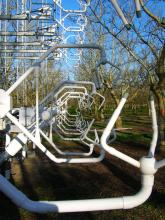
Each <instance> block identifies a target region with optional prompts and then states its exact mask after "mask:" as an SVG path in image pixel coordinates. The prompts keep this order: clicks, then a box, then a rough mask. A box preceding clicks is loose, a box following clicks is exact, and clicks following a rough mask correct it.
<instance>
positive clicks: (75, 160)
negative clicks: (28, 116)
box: [6, 112, 105, 163]
mask: <svg viewBox="0 0 165 220" xmlns="http://www.w3.org/2000/svg"><path fill="white" fill-rule="evenodd" d="M6 116H7V118H9V119H10V120H11V121H12V122H13V123H14V124H15V125H16V126H17V127H18V128H19V129H20V130H21V131H22V132H23V134H24V135H25V136H26V137H27V138H29V139H30V140H31V141H32V142H33V143H34V144H35V145H36V147H38V148H39V149H40V150H41V151H42V152H43V153H44V154H45V155H46V156H47V157H48V158H49V159H50V160H52V161H53V162H55V163H97V162H100V161H101V160H103V158H104V155H105V151H104V150H103V149H101V150H100V155H99V156H98V157H94V158H57V157H56V156H55V155H53V154H52V153H51V152H50V151H49V150H48V149H47V148H45V146H44V145H43V144H42V143H41V142H39V141H38V140H37V139H36V138H35V137H34V136H33V135H32V134H31V133H30V132H29V131H28V130H27V129H26V128H25V127H24V126H23V125H21V124H20V123H19V121H18V120H17V119H16V118H15V117H14V116H13V115H11V114H10V113H9V112H8V113H7V114H6Z"/></svg>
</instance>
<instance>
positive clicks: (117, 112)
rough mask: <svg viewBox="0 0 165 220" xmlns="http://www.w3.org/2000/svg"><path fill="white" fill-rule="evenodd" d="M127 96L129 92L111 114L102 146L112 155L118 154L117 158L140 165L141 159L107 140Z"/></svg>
mask: <svg viewBox="0 0 165 220" xmlns="http://www.w3.org/2000/svg"><path fill="white" fill-rule="evenodd" d="M127 97H128V94H127V93H126V94H125V95H124V96H123V97H122V99H121V100H120V103H119V105H118V106H117V108H116V110H115V111H114V113H113V115H112V116H111V118H110V120H109V122H108V124H107V126H106V128H105V129H104V131H103V134H102V136H101V146H102V147H103V149H104V150H105V151H107V152H108V153H110V154H111V155H114V156H116V157H117V158H120V159H121V160H124V161H125V162H127V163H130V164H132V165H133V166H135V167H138V168H139V167H140V163H139V161H137V160H135V159H133V158H131V157H129V156H127V155H125V154H123V153H121V152H120V151H118V150H116V149H115V148H113V147H111V146H109V145H108V144H107V141H108V137H109V134H110V133H111V132H112V129H113V127H114V125H115V123H116V121H117V119H118V117H119V115H120V112H121V110H122V108H123V107H124V104H125V102H126V100H127Z"/></svg>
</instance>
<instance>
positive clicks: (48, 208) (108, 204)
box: [0, 175, 154, 213]
mask: <svg viewBox="0 0 165 220" xmlns="http://www.w3.org/2000/svg"><path fill="white" fill-rule="evenodd" d="M153 183H154V176H153V175H142V187H141V190H140V191H139V192H138V193H137V194H135V195H133V196H124V197H118V198H105V199H84V200H69V201H32V200H30V199H29V198H27V197H26V195H25V194H23V193H22V192H21V191H19V190H18V189H17V188H16V187H15V186H13V185H12V184H11V183H10V182H9V181H8V180H6V179H5V178H4V177H3V176H2V175H0V190H1V191H2V192H3V193H4V194H5V195H6V196H7V197H8V198H9V199H11V200H12V202H14V203H15V204H16V205H17V206H19V207H21V208H24V209H26V210H28V211H30V212H36V213H48V212H59V213H64V212H87V211H99V210H113V209H130V208H134V207H137V206H139V205H141V204H142V203H144V202H145V201H146V200H147V199H148V197H149V196H150V194H151V192H152V187H153Z"/></svg>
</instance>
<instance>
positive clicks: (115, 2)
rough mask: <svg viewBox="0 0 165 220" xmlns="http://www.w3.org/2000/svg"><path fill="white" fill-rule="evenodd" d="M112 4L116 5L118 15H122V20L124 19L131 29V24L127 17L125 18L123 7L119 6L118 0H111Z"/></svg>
mask: <svg viewBox="0 0 165 220" xmlns="http://www.w3.org/2000/svg"><path fill="white" fill-rule="evenodd" d="M111 3H112V5H113V6H114V8H115V10H116V12H117V13H118V15H119V16H120V18H121V20H122V21H123V23H124V25H125V27H126V28H127V29H128V30H129V29H130V24H129V22H128V21H127V19H126V18H125V16H124V14H123V12H122V10H121V8H120V7H119V5H118V3H117V0H111Z"/></svg>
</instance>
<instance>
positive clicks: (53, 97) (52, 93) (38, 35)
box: [0, 0, 165, 213]
mask: <svg viewBox="0 0 165 220" xmlns="http://www.w3.org/2000/svg"><path fill="white" fill-rule="evenodd" d="M67 2H68V1H62V0H42V1H34V0H15V1H14V0H13V1H7V0H0V49H1V50H0V54H1V75H2V76H1V79H2V80H1V88H0V130H1V131H3V132H4V131H5V144H4V147H1V152H0V166H2V164H4V163H6V162H9V161H11V160H12V157H15V156H17V155H18V153H19V152H21V159H22V160H23V159H25V158H26V157H27V156H28V150H29V149H28V148H29V143H32V144H33V150H34V151H35V149H36V148H37V149H39V150H40V151H41V152H42V153H43V154H44V155H46V156H47V157H48V159H50V160H52V161H53V162H55V163H57V164H59V163H67V164H68V163H75V164H81V163H96V162H100V161H102V160H103V159H104V156H105V152H108V153H110V154H111V155H113V156H115V157H117V158H119V159H121V160H123V161H125V162H127V163H129V164H130V165H132V166H133V168H135V167H136V168H138V169H139V170H140V172H141V176H142V187H141V190H140V191H139V192H138V193H137V194H136V195H133V196H125V197H119V198H107V199H86V200H76V201H39V202H37V201H32V200H30V199H28V198H27V197H26V196H25V195H24V194H23V193H22V192H20V191H19V190H18V189H16V188H15V186H13V185H12V184H11V183H10V182H9V181H8V180H7V179H9V178H10V172H9V169H7V170H5V173H4V175H5V176H6V178H5V177H4V176H3V175H0V190H1V191H2V192H3V193H5V194H6V195H7V196H8V197H9V198H10V199H11V200H12V201H13V202H14V203H15V204H16V205H18V206H20V207H23V208H25V209H27V210H29V211H32V212H38V213H47V212H79V211H94V210H109V209H129V208H133V207H136V206H138V205H140V204H142V203H143V202H144V201H145V200H146V199H147V198H148V197H149V196H150V194H151V192H152V187H153V183H154V174H155V173H156V171H157V170H158V169H159V168H161V167H163V166H164V165H165V160H161V161H156V160H155V157H154V154H155V148H156V144H157V136H158V129H157V118H156V111H155V105H154V100H153V98H152V97H151V100H150V104H151V113H152V125H153V138H152V140H151V145H150V149H149V152H148V154H147V156H145V157H142V158H139V159H134V158H132V157H131V156H129V155H126V154H124V153H122V152H120V151H118V150H116V149H115V148H114V147H112V146H110V144H111V142H112V141H114V140H115V139H116V130H115V129H114V125H115V122H116V120H117V119H118V117H119V115H120V113H121V111H122V108H123V107H124V104H125V102H126V100H127V97H128V94H127V93H125V94H123V97H122V98H121V100H120V103H119V105H118V106H117V108H116V109H115V111H114V113H113V114H112V117H111V118H110V119H109V122H108V124H107V126H106V128H105V129H104V131H103V133H102V135H101V136H99V135H98V131H97V129H96V128H95V126H94V123H95V119H93V120H91V121H90V120H89V119H87V117H86V112H87V113H88V115H89V114H90V112H91V111H92V109H93V106H94V105H95V103H96V100H99V103H100V106H98V110H99V109H101V108H102V106H103V104H104V101H105V98H104V97H103V96H102V95H101V94H100V93H99V92H98V89H100V88H102V86H103V81H102V77H101V76H100V75H99V72H98V67H100V66H101V65H105V64H109V65H112V66H113V67H114V64H112V63H111V62H109V61H108V60H107V59H106V54H105V51H104V48H103V47H101V46H99V45H96V44H84V40H85V27H86V26H87V18H86V16H85V12H86V10H87V8H88V6H89V5H90V1H83V0H77V1H75V5H74V8H67V5H68V4H66V3H67ZM112 2H113V4H114V7H115V8H116V10H118V13H119V15H120V16H121V18H122V19H123V21H124V23H125V25H126V27H127V28H129V27H128V23H127V21H126V20H124V18H123V17H122V14H121V13H122V12H121V11H120V9H119V8H118V5H117V2H116V1H112ZM135 2H136V7H137V15H138V16H140V5H139V4H138V3H139V1H135ZM83 49H88V50H89V49H90V50H91V49H92V50H93V51H97V52H98V51H99V54H100V57H99V59H98V62H97V63H96V65H95V68H94V69H93V70H92V78H93V82H91V81H76V80H70V79H69V78H68V79H67V80H63V81H60V82H58V83H56V85H55V86H54V87H53V89H52V88H51V89H50V90H49V88H47V89H46V92H45V91H43V94H42V95H41V92H40V88H42V85H43V84H42V83H43V82H41V80H40V76H41V72H42V71H43V69H44V71H45V72H46V75H44V76H45V77H48V79H49V80H50V75H49V74H48V72H47V69H48V64H49V61H53V63H55V64H56V65H57V64H58V63H59V62H60V61H61V60H62V61H63V62H68V63H72V64H73V66H75V65H76V66H77V65H78V63H79V62H80V60H81V56H82V50H83ZM11 63H12V64H11ZM8 64H11V65H10V68H11V71H13V72H14V73H15V74H13V75H12V76H11V75H8V72H9V70H8ZM53 67H54V66H52V68H53ZM13 76H14V79H13V78H12V77H13ZM7 77H8V78H7ZM7 79H8V80H9V83H6V80H7ZM45 80H46V79H45V78H43V79H42V81H45ZM51 80H54V78H52V79H51ZM28 81H30V82H31V84H32V90H33V92H34V94H35V95H32V94H29V93H28V92H27V91H28V88H27V87H28V86H27V85H29V84H27V82H28ZM25 82H26V83H25ZM18 89H19V90H18ZM42 90H44V88H43V89H42ZM25 91H26V94H25ZM21 93H22V94H23V101H22V102H20V101H19V96H21ZM30 95H31V96H30ZM15 97H16V99H15ZM28 97H30V99H32V104H31V105H29V106H27V104H28V100H25V99H27V98H28ZM41 97H42V98H41ZM73 106H74V108H75V109H76V110H75V112H71V111H70V109H71V108H72V107H73ZM1 134H2V132H1ZM53 134H56V135H58V136H59V137H60V138H61V139H62V140H63V141H67V143H68V141H72V142H73V141H74V142H76V143H77V144H81V145H82V144H83V146H84V151H80V150H78V149H75V151H70V150H62V149H60V147H59V146H57V144H56V143H55V141H54V139H53ZM43 140H44V141H43ZM45 142H47V144H48V145H49V147H51V149H52V150H53V151H51V150H50V148H48V147H47V145H45ZM95 149H97V152H98V154H97V155H96V154H93V153H94V151H95Z"/></svg>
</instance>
